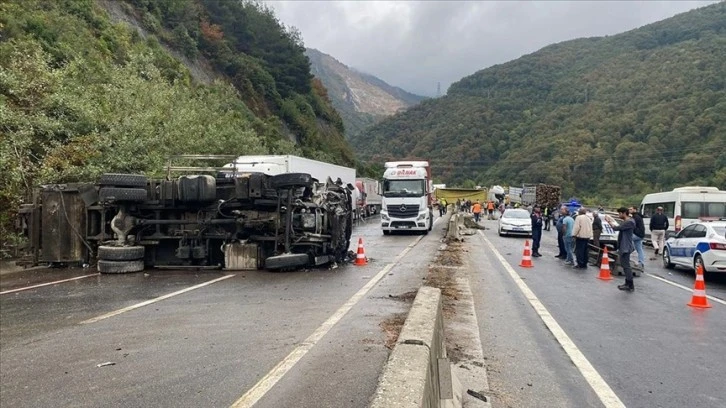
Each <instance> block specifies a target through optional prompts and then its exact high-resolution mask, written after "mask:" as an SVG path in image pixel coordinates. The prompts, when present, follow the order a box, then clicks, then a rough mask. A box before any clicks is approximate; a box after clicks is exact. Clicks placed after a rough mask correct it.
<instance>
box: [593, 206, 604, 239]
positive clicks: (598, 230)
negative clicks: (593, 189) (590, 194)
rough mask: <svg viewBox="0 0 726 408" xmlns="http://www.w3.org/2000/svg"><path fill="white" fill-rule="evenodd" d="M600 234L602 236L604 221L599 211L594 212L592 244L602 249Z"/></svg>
mask: <svg viewBox="0 0 726 408" xmlns="http://www.w3.org/2000/svg"><path fill="white" fill-rule="evenodd" d="M600 234H602V220H601V219H600V214H599V212H598V211H593V212H592V243H593V244H595V246H596V247H598V248H600Z"/></svg>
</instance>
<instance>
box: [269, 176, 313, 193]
mask: <svg viewBox="0 0 726 408" xmlns="http://www.w3.org/2000/svg"><path fill="white" fill-rule="evenodd" d="M312 184H313V177H312V176H311V175H309V174H307V173H285V174H278V175H276V176H272V178H271V179H270V186H271V187H272V188H274V189H275V190H280V189H284V188H296V187H309V186H311V185H312Z"/></svg>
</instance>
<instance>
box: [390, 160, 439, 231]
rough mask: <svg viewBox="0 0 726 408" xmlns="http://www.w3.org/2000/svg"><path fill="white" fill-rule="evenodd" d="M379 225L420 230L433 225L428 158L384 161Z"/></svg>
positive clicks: (393, 228)
mask: <svg viewBox="0 0 726 408" xmlns="http://www.w3.org/2000/svg"><path fill="white" fill-rule="evenodd" d="M381 191H382V196H383V198H382V205H381V228H382V229H383V234H384V235H388V234H390V233H391V232H392V231H421V232H423V233H424V234H427V233H428V232H429V231H431V228H433V225H434V213H433V194H432V191H433V181H432V179H431V167H430V166H429V162H428V161H396V162H386V163H385V171H384V173H383V182H382V190H381Z"/></svg>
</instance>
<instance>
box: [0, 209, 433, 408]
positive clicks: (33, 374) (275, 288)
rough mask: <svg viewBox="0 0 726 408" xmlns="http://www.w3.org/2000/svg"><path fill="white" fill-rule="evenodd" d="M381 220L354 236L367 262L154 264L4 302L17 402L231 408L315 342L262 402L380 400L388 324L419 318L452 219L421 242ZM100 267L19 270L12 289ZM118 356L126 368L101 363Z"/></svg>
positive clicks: (1, 392) (8, 367)
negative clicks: (190, 267) (424, 285)
mask: <svg viewBox="0 0 726 408" xmlns="http://www.w3.org/2000/svg"><path fill="white" fill-rule="evenodd" d="M377 222H378V221H377V219H376V218H373V219H370V220H368V221H367V222H365V223H363V224H361V225H358V226H356V228H355V230H354V236H353V238H354V242H352V248H351V249H352V250H354V251H355V249H356V248H357V239H358V237H362V238H363V239H364V244H365V250H366V254H367V256H368V257H369V260H370V263H369V264H368V265H367V266H363V267H359V266H353V265H344V266H340V267H339V268H336V269H323V270H309V271H298V272H290V273H269V272H266V271H253V272H222V271H213V272H197V273H194V272H189V271H182V272H179V271H156V270H150V271H146V273H140V274H133V275H119V276H115V275H100V276H93V277H88V278H83V279H79V280H75V281H71V282H65V283H60V284H56V285H50V286H44V287H38V288H34V289H30V290H26V291H20V292H15V293H8V294H4V295H0V316H1V319H0V345H1V348H0V366H1V367H2V370H0V371H1V372H0V385H1V387H0V398H1V399H2V401H3V405H5V404H7V405H8V406H14V407H26V406H27V407H34V406H42V405H50V406H89V407H91V406H92V407H96V406H169V407H172V406H173V407H185V406H188V407H199V406H210V407H212V406H213V407H228V406H230V405H231V404H232V403H233V402H235V401H237V400H238V399H239V398H240V397H241V396H242V395H243V394H245V393H246V392H247V391H249V390H250V389H252V388H253V387H254V386H255V384H257V383H258V382H259V381H260V379H262V378H263V377H264V376H265V375H266V374H268V373H269V372H270V371H271V370H272V369H273V368H274V367H275V366H276V365H277V364H278V363H280V362H281V361H283V359H285V357H286V356H288V355H289V354H290V353H291V352H292V351H294V350H299V349H300V347H301V346H305V347H306V349H307V350H308V352H307V354H305V355H304V356H303V357H302V358H301V359H300V360H299V362H298V364H296V365H294V366H292V367H290V369H289V370H287V371H285V372H284V375H282V376H281V377H280V379H279V382H278V383H277V384H276V385H274V386H273V387H271V388H270V389H269V390H268V391H267V392H265V393H263V394H262V395H260V400H259V402H258V403H257V405H255V406H260V407H268V406H269V407H281V406H291V407H293V406H294V407H326V406H329V407H338V406H346V407H359V406H360V407H363V406H366V404H367V402H368V400H369V398H370V396H371V395H372V394H373V392H374V391H375V386H376V384H377V379H378V375H379V374H380V372H381V370H382V368H383V365H384V363H385V361H386V359H387V357H388V353H389V350H388V348H386V341H387V340H389V339H388V337H387V336H388V333H387V332H386V331H385V330H384V328H385V325H383V327H382V323H385V322H387V321H389V320H391V319H392V318H395V317H399V318H400V317H401V316H405V313H406V311H407V310H408V308H409V307H410V299H409V298H406V297H404V299H408V300H409V301H402V300H400V299H399V298H398V296H399V295H402V294H406V293H407V292H411V291H414V290H416V289H417V288H418V287H419V286H420V285H421V281H422V277H423V276H424V275H425V273H426V265H427V262H428V260H430V259H431V257H432V256H433V254H434V253H435V248H436V247H438V245H440V242H439V238H440V235H441V227H442V226H443V225H444V223H438V224H437V225H436V230H437V231H436V233H432V234H429V235H428V236H426V237H423V238H422V239H421V241H420V242H418V243H417V244H416V245H415V246H413V244H414V243H415V242H416V241H417V240H418V238H419V237H418V236H416V235H392V236H386V237H384V236H383V235H382V234H381V232H380V229H378V224H377ZM409 247H410V249H408V253H407V254H406V256H404V257H399V254H401V253H402V252H404V251H406V250H407V248H409ZM397 257H398V258H399V259H397ZM395 261H397V263H396V264H395V265H391V266H388V265H390V264H392V263H393V262H395ZM387 266H388V269H387V270H386V272H385V273H384V274H382V275H381V277H382V278H381V280H380V281H379V282H378V283H377V284H376V285H375V286H373V287H372V289H371V290H370V291H369V292H366V293H365V294H364V295H363V296H362V298H361V300H360V301H359V302H358V303H356V304H355V305H353V306H352V307H351V309H350V311H349V312H348V313H347V314H345V315H343V316H341V317H340V320H339V321H338V322H337V324H335V325H333V326H332V327H330V328H329V332H326V334H325V335H323V336H322V337H321V338H319V340H318V342H317V344H315V345H312V346H308V345H306V341H307V340H308V339H309V337H310V336H311V334H313V333H316V332H318V330H319V329H320V327H321V325H322V324H323V323H324V322H326V321H328V319H330V317H331V316H332V315H334V314H335V313H336V311H340V308H341V306H343V305H344V304H345V303H346V302H347V301H348V300H349V299H351V297H353V296H354V295H355V294H356V293H359V291H360V290H361V288H363V287H364V286H365V285H366V284H367V283H368V282H370V281H371V279H372V278H374V277H375V276H376V275H377V274H378V273H379V272H380V271H381V270H383V269H384V268H386V267H387ZM88 273H89V272H88V270H34V271H26V272H20V273H13V274H7V275H3V276H2V277H1V279H2V280H1V281H0V291H7V290H11V289H17V288H21V287H23V285H32V284H38V283H42V282H49V281H53V280H58V279H66V278H69V277H72V276H81V275H84V274H88ZM44 274H45V275H44ZM231 275H234V276H231ZM227 276H231V277H227ZM220 278H221V279H224V280H220V281H219V282H216V283H212V284H209V285H207V286H203V287H199V288H198V289H195V290H191V291H188V292H185V293H180V294H178V295H176V296H173V297H170V298H168V299H163V300H161V301H158V302H156V303H152V304H149V305H147V306H143V307H139V308H137V309H133V310H128V311H126V312H124V313H121V314H118V315H115V316H112V317H109V318H106V319H103V320H100V321H96V322H93V323H87V324H84V323H83V322H84V321H88V320H89V319H92V318H94V317H98V316H102V315H104V314H106V313H109V312H113V311H116V310H120V309H123V308H126V307H129V306H133V305H136V304H139V302H147V301H150V300H153V299H155V298H157V297H159V296H162V295H165V294H169V293H174V292H176V291H179V290H181V289H184V288H189V287H192V286H194V285H199V284H201V283H204V282H210V281H212V280H214V279H220ZM106 362H113V363H115V364H114V365H108V366H103V367H97V365H98V364H102V363H106Z"/></svg>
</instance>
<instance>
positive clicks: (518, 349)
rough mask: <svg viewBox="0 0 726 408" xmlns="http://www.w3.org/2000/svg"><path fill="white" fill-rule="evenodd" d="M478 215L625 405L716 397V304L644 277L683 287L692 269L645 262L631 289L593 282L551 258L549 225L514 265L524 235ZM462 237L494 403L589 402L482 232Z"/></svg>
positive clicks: (703, 402)
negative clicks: (527, 256)
mask: <svg viewBox="0 0 726 408" xmlns="http://www.w3.org/2000/svg"><path fill="white" fill-rule="evenodd" d="M484 224H485V225H487V226H489V227H491V228H492V229H490V230H487V231H484V232H483V233H484V235H485V236H486V238H487V239H488V240H489V241H490V242H491V243H492V245H493V246H494V247H495V249H496V250H497V251H498V252H499V253H500V254H501V256H502V257H503V258H504V259H505V260H506V262H507V263H509V264H510V265H511V266H512V268H513V269H514V271H515V272H516V273H517V274H518V276H520V277H521V278H522V279H523V282H524V283H526V285H527V286H528V287H529V288H530V289H531V291H532V292H534V294H535V295H536V297H537V298H538V299H539V300H540V301H541V303H542V304H543V305H544V306H545V307H546V309H547V311H549V313H550V314H551V315H552V317H554V319H555V320H556V321H557V322H558V323H559V325H560V326H561V327H562V329H563V330H564V332H565V333H566V334H567V335H569V337H570V338H571V339H572V341H573V342H574V344H575V345H576V346H577V348H579V350H580V351H581V352H582V354H583V355H584V356H585V357H586V358H587V360H588V361H589V362H590V363H591V364H592V366H593V367H594V368H595V370H597V372H598V373H599V375H600V376H601V377H602V379H603V380H604V381H605V383H606V384H607V385H608V386H609V387H610V388H611V389H612V390H613V391H614V392H615V394H616V395H617V396H618V397H619V399H620V400H621V401H622V403H623V404H624V405H625V406H628V407H679V406H698V407H723V406H726V390H725V389H724V388H723V378H724V377H726V357H724V356H726V341H724V339H726V319H725V318H724V317H725V316H726V305H723V304H719V303H716V302H711V305H712V306H713V307H712V308H711V309H708V310H697V309H692V308H690V307H688V306H686V303H688V302H689V301H690V299H691V293H690V292H688V291H685V290H683V289H680V288H677V287H674V286H671V285H668V284H666V283H663V282H661V281H659V280H656V279H654V278H652V277H649V276H648V274H658V275H663V276H665V277H667V278H668V279H671V280H673V281H676V282H678V283H681V284H682V285H683V286H686V287H691V288H692V287H693V276H692V274H689V273H688V272H685V271H680V270H675V271H670V270H666V269H664V268H663V267H662V266H661V264H660V263H659V262H658V261H648V262H647V264H646V271H647V273H646V274H645V275H644V276H643V277H640V278H636V279H635V285H636V291H635V293H627V292H621V291H619V290H617V288H616V286H617V285H618V284H620V283H621V282H622V280H623V278H622V277H618V276H615V279H614V280H612V281H609V282H605V281H600V280H598V279H596V276H597V274H598V269H597V268H595V267H590V268H588V269H587V270H586V271H584V272H582V271H577V270H574V269H571V268H569V267H566V266H565V265H563V263H562V261H560V260H558V259H555V258H553V256H554V255H555V254H556V235H555V233H554V231H551V232H545V234H544V239H543V244H542V245H543V248H542V249H541V251H540V252H541V253H542V254H543V255H544V256H543V257H542V258H535V259H534V264H535V266H534V268H529V269H526V268H521V267H519V266H517V265H518V264H519V262H520V261H521V258H522V252H523V246H524V239H523V238H508V237H504V238H502V237H499V236H497V235H496V222H495V221H484ZM469 244H470V245H471V254H472V255H471V256H472V262H473V263H474V264H476V265H480V268H479V273H474V274H473V275H472V281H473V282H472V288H473V289H474V291H475V294H476V293H478V294H480V295H481V296H480V297H479V299H478V302H477V315H478V316H479V321H480V329H481V338H482V343H483V345H484V350H485V352H486V356H487V358H488V360H489V364H488V369H489V382H490V385H491V388H492V394H493V395H494V397H495V398H494V399H495V405H494V406H499V407H503V406H504V407H506V406H572V407H578V406H597V405H599V404H600V403H599V402H598V400H599V398H597V396H596V395H594V394H593V391H592V388H591V387H590V386H588V385H587V383H585V382H584V378H585V377H584V376H583V375H582V374H581V373H579V372H577V371H576V369H575V368H574V367H573V365H572V363H571V362H570V358H569V357H568V356H567V355H566V354H565V352H564V351H563V349H562V348H561V347H560V345H559V344H558V343H557V341H556V340H555V338H554V337H553V335H552V334H551V333H550V331H549V330H548V329H547V328H546V327H545V326H544V325H543V324H542V322H541V320H540V319H539V317H538V316H537V314H536V313H535V311H534V309H533V308H532V306H531V305H530V304H529V302H528V301H527V300H526V299H525V298H524V296H523V294H522V293H521V291H520V290H519V289H518V288H517V287H516V286H515V285H514V284H513V282H514V280H513V279H512V278H511V277H510V276H508V273H507V272H506V270H505V268H504V267H503V266H502V264H501V262H500V261H499V260H498V259H497V257H496V256H495V255H494V254H493V251H492V250H491V249H490V248H489V246H488V245H487V243H486V241H485V240H484V239H483V238H482V237H476V236H475V237H470V238H469ZM669 273H670V274H669ZM725 289H726V288H725V287H724V284H723V283H722V280H721V279H717V278H714V279H712V281H711V282H707V291H708V293H709V295H715V296H719V297H721V296H723V294H724V290H725ZM530 384H531V385H530ZM498 397H499V398H498Z"/></svg>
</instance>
